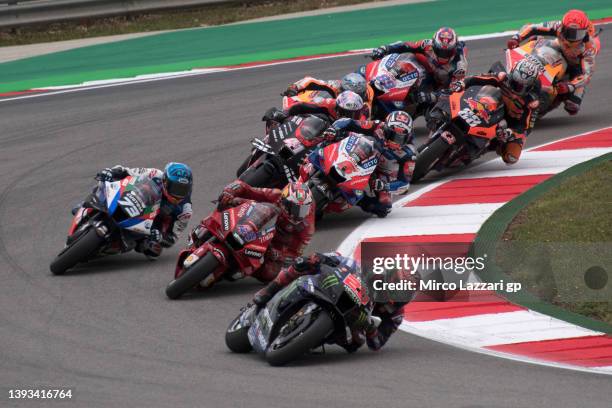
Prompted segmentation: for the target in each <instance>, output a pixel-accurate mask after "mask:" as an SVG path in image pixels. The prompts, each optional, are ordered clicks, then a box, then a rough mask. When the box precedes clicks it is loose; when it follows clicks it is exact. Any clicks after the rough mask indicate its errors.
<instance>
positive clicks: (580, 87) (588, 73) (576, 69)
mask: <svg viewBox="0 0 612 408" xmlns="http://www.w3.org/2000/svg"><path fill="white" fill-rule="evenodd" d="M535 36H549V37H556V38H557V41H558V42H559V46H560V48H561V52H562V53H563V56H564V57H565V60H566V61H567V64H568V66H569V67H568V73H569V82H570V84H571V85H572V86H573V88H574V89H573V91H571V92H570V93H569V94H567V96H566V99H567V100H568V101H569V102H570V103H574V104H576V105H577V107H579V106H580V104H581V103H582V98H583V96H584V92H585V87H586V85H587V84H588V83H589V81H590V80H591V77H592V76H593V72H594V71H595V56H596V55H597V54H598V53H599V50H600V48H601V43H600V41H599V37H598V36H597V33H596V31H595V26H594V25H593V23H592V22H591V23H589V28H588V34H587V36H586V37H585V39H584V41H582V42H579V43H577V44H573V43H570V42H568V41H565V40H564V38H563V36H562V35H561V21H547V22H544V23H540V24H527V25H525V26H523V27H522V28H521V29H520V31H519V32H518V33H517V34H515V35H514V36H513V39H516V40H517V41H519V42H522V41H524V40H528V39H531V38H532V37H535ZM566 105H567V104H566ZM566 110H568V112H570V113H572V112H571V108H570V109H568V107H567V106H566ZM576 112H577V109H576ZM574 113H575V112H574Z"/></svg>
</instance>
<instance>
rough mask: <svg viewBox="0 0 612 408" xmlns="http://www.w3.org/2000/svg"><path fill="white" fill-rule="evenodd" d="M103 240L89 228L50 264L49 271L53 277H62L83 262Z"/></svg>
mask: <svg viewBox="0 0 612 408" xmlns="http://www.w3.org/2000/svg"><path fill="white" fill-rule="evenodd" d="M103 242H104V238H102V237H100V236H99V235H98V234H97V232H96V230H95V229H94V228H89V229H88V230H87V231H85V232H84V233H83V234H81V236H80V237H78V238H77V239H76V240H75V241H74V242H72V243H71V244H70V245H69V246H68V247H66V248H64V250H63V251H62V252H60V253H59V255H58V256H57V257H56V258H55V259H54V260H53V262H51V265H50V266H49V269H51V273H53V274H54V275H63V274H64V272H66V271H67V270H68V269H70V268H72V267H74V266H75V265H76V264H78V263H79V262H83V261H85V260H86V259H87V257H89V256H90V255H91V254H92V253H93V252H94V251H95V250H97V249H98V248H100V246H101V245H102V243H103Z"/></svg>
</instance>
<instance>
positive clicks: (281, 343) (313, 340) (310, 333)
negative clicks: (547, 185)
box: [266, 305, 334, 366]
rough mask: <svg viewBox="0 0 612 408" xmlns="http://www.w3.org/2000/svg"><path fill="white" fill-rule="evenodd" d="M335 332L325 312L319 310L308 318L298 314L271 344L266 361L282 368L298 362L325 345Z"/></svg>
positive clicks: (332, 323) (286, 324)
mask: <svg viewBox="0 0 612 408" xmlns="http://www.w3.org/2000/svg"><path fill="white" fill-rule="evenodd" d="M308 306H309V305H306V306H305V307H308ZM301 310H304V308H302V309H301ZM300 319H303V320H302V321H300ZM333 330H334V322H333V321H332V319H331V317H330V316H329V314H328V313H327V312H326V311H324V310H321V309H319V310H318V311H315V312H313V313H312V314H308V315H306V316H299V315H298V314H297V313H296V314H295V315H294V316H292V317H291V318H290V319H289V320H288V321H287V323H285V325H284V326H283V327H282V328H281V330H280V331H279V334H278V336H277V337H276V338H275V339H274V340H273V341H272V343H271V344H270V346H269V348H268V351H266V361H268V363H269V364H270V365H272V366H282V365H285V364H287V363H289V362H291V361H293V360H296V359H298V358H300V357H301V356H302V355H304V354H306V353H307V352H308V351H310V350H312V349H313V348H315V347H317V346H319V345H321V344H323V342H324V341H325V339H326V337H327V336H328V335H329V334H330V333H331V332H332V331H333Z"/></svg>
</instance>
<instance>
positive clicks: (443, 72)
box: [379, 39, 468, 104]
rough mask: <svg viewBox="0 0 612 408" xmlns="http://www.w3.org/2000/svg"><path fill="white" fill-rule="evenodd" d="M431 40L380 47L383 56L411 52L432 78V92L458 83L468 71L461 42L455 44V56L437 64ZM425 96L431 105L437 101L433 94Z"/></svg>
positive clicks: (463, 44)
mask: <svg viewBox="0 0 612 408" xmlns="http://www.w3.org/2000/svg"><path fill="white" fill-rule="evenodd" d="M432 43H433V40H431V39H425V40H421V41H417V42H410V41H408V42H401V41H398V42H395V43H392V44H389V45H385V46H382V47H380V48H379V49H382V50H383V52H384V54H391V53H404V52H411V53H413V54H415V56H416V58H417V60H418V61H419V62H420V63H421V64H423V66H424V67H425V69H426V70H427V71H428V72H429V73H430V74H431V76H432V78H433V84H432V86H433V91H440V90H443V89H447V88H448V87H449V85H450V84H451V83H452V82H455V81H459V80H461V79H463V78H464V77H465V74H466V72H467V69H468V63H467V47H466V45H465V43H464V42H463V41H458V42H457V51H456V53H455V56H454V57H453V58H452V59H450V61H448V63H446V64H441V63H439V62H438V60H437V57H436V55H435V53H434V50H433V45H432ZM425 96H427V97H428V98H427V99H428V100H427V101H423V102H428V103H430V104H433V103H435V102H436V100H437V96H436V94H435V93H434V92H432V93H430V94H429V95H425Z"/></svg>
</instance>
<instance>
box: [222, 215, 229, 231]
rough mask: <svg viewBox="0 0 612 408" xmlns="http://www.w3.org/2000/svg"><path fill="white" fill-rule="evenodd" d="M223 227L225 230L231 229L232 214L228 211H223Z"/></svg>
mask: <svg viewBox="0 0 612 408" xmlns="http://www.w3.org/2000/svg"><path fill="white" fill-rule="evenodd" d="M223 229H224V230H225V231H229V229H230V215H229V213H228V212H227V211H226V212H224V213H223Z"/></svg>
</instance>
